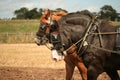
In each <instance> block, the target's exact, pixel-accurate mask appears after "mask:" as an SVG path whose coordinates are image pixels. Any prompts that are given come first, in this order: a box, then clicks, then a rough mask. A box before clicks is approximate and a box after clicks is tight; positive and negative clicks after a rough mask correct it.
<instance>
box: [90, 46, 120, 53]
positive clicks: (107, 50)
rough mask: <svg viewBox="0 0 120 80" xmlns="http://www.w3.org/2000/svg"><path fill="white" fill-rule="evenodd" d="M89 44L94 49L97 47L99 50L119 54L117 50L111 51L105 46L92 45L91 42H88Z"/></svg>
mask: <svg viewBox="0 0 120 80" xmlns="http://www.w3.org/2000/svg"><path fill="white" fill-rule="evenodd" d="M89 46H91V47H93V48H96V49H99V50H103V51H106V52H110V53H116V54H120V52H119V51H113V50H109V49H105V48H101V47H97V46H94V45H92V44H90V45H89Z"/></svg>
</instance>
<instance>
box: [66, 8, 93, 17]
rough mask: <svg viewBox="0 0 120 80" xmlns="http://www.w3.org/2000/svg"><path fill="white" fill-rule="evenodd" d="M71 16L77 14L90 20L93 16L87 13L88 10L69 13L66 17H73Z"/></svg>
mask: <svg viewBox="0 0 120 80" xmlns="http://www.w3.org/2000/svg"><path fill="white" fill-rule="evenodd" d="M73 14H79V15H86V16H89V17H90V18H92V17H93V16H94V15H93V14H92V13H91V12H90V11H88V10H83V11H77V12H73V13H69V14H68V15H70V16H71V15H73Z"/></svg>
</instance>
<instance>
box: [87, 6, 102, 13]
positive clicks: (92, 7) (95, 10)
mask: <svg viewBox="0 0 120 80" xmlns="http://www.w3.org/2000/svg"><path fill="white" fill-rule="evenodd" d="M86 9H87V10H89V11H91V12H99V11H100V8H99V7H97V6H91V7H87V8H86Z"/></svg>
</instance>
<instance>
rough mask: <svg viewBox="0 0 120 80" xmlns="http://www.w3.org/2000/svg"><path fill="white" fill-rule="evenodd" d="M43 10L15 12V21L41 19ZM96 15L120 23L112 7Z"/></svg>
mask: <svg viewBox="0 0 120 80" xmlns="http://www.w3.org/2000/svg"><path fill="white" fill-rule="evenodd" d="M43 10H44V9H42V8H40V9H37V8H33V9H31V10H29V9H28V8H26V7H22V8H20V9H18V10H15V11H14V14H15V15H16V17H14V18H13V19H40V17H41V16H42V14H43ZM61 10H63V11H65V12H67V13H68V11H67V10H65V9H62V8H57V9H55V10H51V11H52V12H55V11H61ZM93 13H94V14H96V15H97V16H98V17H99V18H100V19H109V20H111V21H115V20H119V21H120V13H117V11H116V10H115V9H114V8H113V7H112V6H111V5H104V6H103V7H101V8H100V11H99V12H93Z"/></svg>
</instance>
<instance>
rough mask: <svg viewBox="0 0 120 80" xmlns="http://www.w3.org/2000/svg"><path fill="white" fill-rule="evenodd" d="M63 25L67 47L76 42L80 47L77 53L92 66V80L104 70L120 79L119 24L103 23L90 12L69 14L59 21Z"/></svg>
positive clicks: (89, 78) (63, 42)
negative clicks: (119, 73)
mask: <svg viewBox="0 0 120 80" xmlns="http://www.w3.org/2000/svg"><path fill="white" fill-rule="evenodd" d="M59 26H60V29H59V31H60V36H61V41H62V44H63V47H64V50H66V49H68V48H69V47H71V45H73V44H75V45H76V46H77V49H76V51H78V54H77V55H78V56H81V57H82V60H83V62H84V64H85V65H86V67H87V69H88V70H87V77H88V80H97V77H98V76H99V74H101V73H102V72H106V73H107V74H108V75H109V76H110V77H111V79H112V80H120V78H119V75H118V73H117V70H119V69H120V52H119V51H115V50H118V48H117V47H116V36H117V35H118V34H117V33H116V28H117V27H113V26H112V25H111V24H110V22H108V21H101V22H100V21H99V20H98V19H96V18H94V17H93V14H91V13H90V12H88V11H82V12H77V13H71V14H68V15H67V16H65V17H63V18H62V19H61V20H60V21H59ZM90 27H91V28H90ZM95 33H96V34H95ZM86 34H87V35H86ZM119 37H120V36H119ZM81 45H82V46H81ZM68 55H69V54H68ZM72 70H73V69H72V68H71V71H72Z"/></svg>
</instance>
